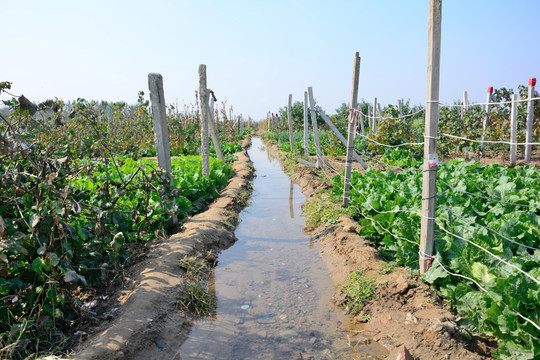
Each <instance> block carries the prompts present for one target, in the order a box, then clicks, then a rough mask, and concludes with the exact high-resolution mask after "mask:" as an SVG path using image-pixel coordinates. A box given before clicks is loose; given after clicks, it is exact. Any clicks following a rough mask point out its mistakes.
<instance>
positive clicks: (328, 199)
mask: <svg viewBox="0 0 540 360" xmlns="http://www.w3.org/2000/svg"><path fill="white" fill-rule="evenodd" d="M304 212H305V214H306V217H307V220H306V225H307V226H310V227H317V226H319V225H325V226H331V225H334V224H335V223H337V222H338V220H339V218H340V217H341V216H342V215H344V214H347V213H348V210H347V209H344V208H343V207H341V205H340V204H339V203H338V202H337V201H335V198H334V196H333V195H332V194H331V193H330V192H328V191H325V192H320V193H319V196H317V197H315V198H313V199H312V200H309V201H308V202H307V203H306V205H305V206H304Z"/></svg>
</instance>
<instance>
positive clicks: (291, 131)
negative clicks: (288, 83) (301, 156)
mask: <svg viewBox="0 0 540 360" xmlns="http://www.w3.org/2000/svg"><path fill="white" fill-rule="evenodd" d="M291 108H292V94H289V103H288V105H287V119H288V120H289V142H290V146H291V153H292V152H293V151H294V134H293V123H292V116H291Z"/></svg>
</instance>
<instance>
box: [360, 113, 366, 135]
mask: <svg viewBox="0 0 540 360" xmlns="http://www.w3.org/2000/svg"><path fill="white" fill-rule="evenodd" d="M360 134H362V136H364V135H365V130H364V115H363V114H362V113H360Z"/></svg>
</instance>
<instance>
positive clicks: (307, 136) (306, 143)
mask: <svg viewBox="0 0 540 360" xmlns="http://www.w3.org/2000/svg"><path fill="white" fill-rule="evenodd" d="M308 140H309V134H308V96H307V91H304V155H305V156H306V157H308V156H309V144H308Z"/></svg>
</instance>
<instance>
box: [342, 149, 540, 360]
mask: <svg viewBox="0 0 540 360" xmlns="http://www.w3.org/2000/svg"><path fill="white" fill-rule="evenodd" d="M340 182H341V177H340V176H336V177H335V178H334V191H335V192H336V193H337V194H340V193H341V192H342V190H341V188H342V187H343V185H342V184H341V183H340ZM351 186H352V188H351V192H350V197H351V201H350V204H351V207H353V208H354V209H355V211H356V215H355V216H356V218H357V219H358V221H359V222H360V224H361V225H362V229H361V234H362V235H364V236H366V237H368V238H370V239H371V240H372V241H374V242H376V243H377V244H378V245H379V251H380V252H381V253H382V254H383V255H384V256H385V257H387V258H389V259H392V260H394V261H396V262H397V263H398V264H400V265H406V266H410V267H412V268H417V267H418V243H419V234H420V216H419V214H420V208H421V198H422V172H421V171H417V170H415V169H407V170H404V171H402V172H400V173H397V172H392V171H388V170H387V171H384V172H378V171H375V170H368V171H366V172H365V173H359V172H353V174H352V180H351ZM436 223H437V225H436V227H435V250H436V256H437V260H438V261H440V262H441V263H442V264H443V265H444V267H445V268H446V269H447V270H448V271H451V272H453V273H457V274H460V275H463V276H466V277H469V278H471V279H474V280H475V281H476V282H477V283H478V284H479V285H480V286H481V287H482V288H483V289H485V290H486V292H484V291H483V290H482V289H481V288H480V287H479V286H477V285H476V284H475V283H474V282H472V281H470V280H466V279H464V278H461V277H456V276H452V275H450V274H449V273H448V272H447V271H445V269H443V268H442V267H441V266H439V265H438V263H437V262H435V263H434V264H433V265H432V266H431V269H430V270H429V271H428V272H426V273H425V274H424V279H425V280H426V281H427V282H429V283H431V284H433V285H434V286H435V287H436V288H437V289H438V290H439V291H440V292H441V294H443V295H444V296H445V297H446V298H447V299H448V301H449V303H450V304H451V305H453V306H454V307H455V308H456V310H457V311H458V312H459V313H460V314H461V315H462V317H463V320H462V321H461V322H462V324H461V325H462V326H464V327H465V328H466V329H467V330H469V331H472V332H476V333H479V334H483V335H486V336H495V337H496V338H497V339H498V341H499V349H498V351H497V353H496V354H495V355H496V357H498V358H500V359H513V358H519V359H535V358H538V357H540V340H539V339H540V331H539V330H538V328H537V327H535V326H534V325H532V323H531V322H533V323H535V324H537V325H538V324H540V290H539V286H538V283H537V282H535V281H534V280H532V279H531V277H532V278H534V279H537V280H539V279H540V250H537V249H539V248H540V171H539V170H538V169H537V168H535V167H532V166H517V167H514V168H506V167H503V166H500V165H497V164H492V165H482V164H480V163H477V162H465V161H464V160H462V159H455V160H452V161H448V162H446V163H443V164H442V165H441V166H440V168H439V171H438V182H437V211H436ZM443 228H444V229H445V230H446V231H443V230H442V229H443ZM449 233H452V234H456V235H458V236H460V237H462V238H465V239H467V240H469V241H471V242H474V243H475V244H477V245H479V246H481V247H483V248H485V249H487V250H489V251H490V252H491V253H493V254H494V255H496V256H498V257H500V258H501V259H503V260H505V261H506V262H507V263H509V264H511V265H513V266H515V267H513V266H509V265H507V264H504V263H502V262H501V261H499V260H497V259H496V258H495V257H493V256H491V255H489V254H488V253H486V252H485V251H484V250H482V249H480V248H478V247H477V246H474V245H472V244H471V243H469V242H467V241H463V240H461V239H460V238H457V237H455V236H453V235H451V234H449ZM516 268H517V269H520V270H522V271H523V272H525V273H527V274H528V275H529V276H530V277H529V276H527V275H525V274H524V273H522V272H520V271H518V270H516ZM520 315H521V316H520ZM522 316H524V317H526V318H527V319H528V320H530V321H531V322H529V321H527V320H525V319H524V318H523V317H522Z"/></svg>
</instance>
